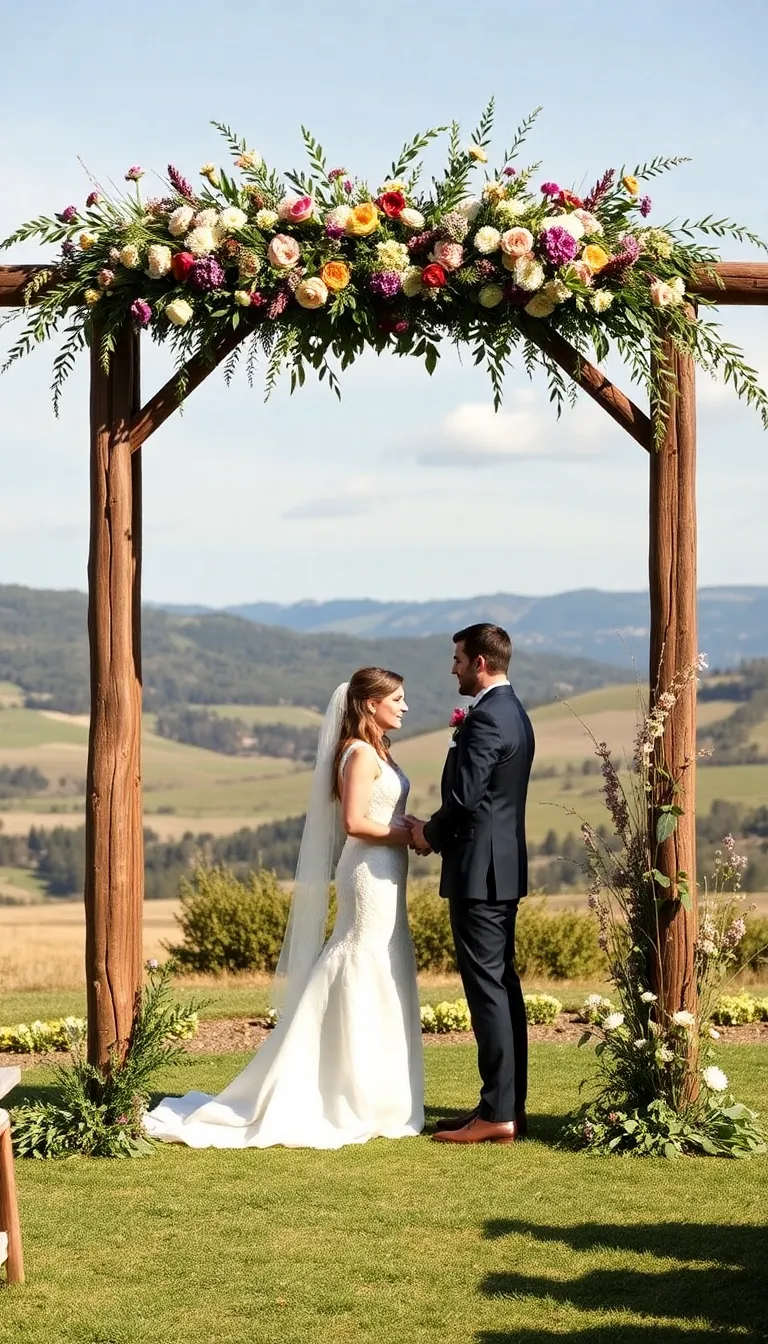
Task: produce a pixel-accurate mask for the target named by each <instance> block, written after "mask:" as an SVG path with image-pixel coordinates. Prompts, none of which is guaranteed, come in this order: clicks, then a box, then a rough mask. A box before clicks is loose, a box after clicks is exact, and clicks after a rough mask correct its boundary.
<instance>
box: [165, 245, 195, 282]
mask: <svg viewBox="0 0 768 1344" xmlns="http://www.w3.org/2000/svg"><path fill="white" fill-rule="evenodd" d="M194 264H195V258H194V257H193V256H192V253H191V252H176V253H175V255H174V256H173V257H171V270H172V271H173V278H174V280H177V281H178V283H179V284H180V285H182V284H183V283H184V281H185V280H186V278H187V276H188V275H189V272H190V271H191V270H192V267H193V266H194Z"/></svg>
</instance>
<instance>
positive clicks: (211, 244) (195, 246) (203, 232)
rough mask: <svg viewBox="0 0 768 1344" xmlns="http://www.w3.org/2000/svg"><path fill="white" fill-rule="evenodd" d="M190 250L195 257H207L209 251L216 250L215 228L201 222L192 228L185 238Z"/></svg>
mask: <svg viewBox="0 0 768 1344" xmlns="http://www.w3.org/2000/svg"><path fill="white" fill-rule="evenodd" d="M184 242H185V246H186V248H187V251H188V252H191V253H192V255H193V256H195V257H206V256H207V255H208V253H209V252H215V251H216V247H217V240H216V235H215V234H214V232H213V229H212V228H210V227H208V226H206V225H204V224H201V225H200V226H199V227H198V228H195V229H193V230H192V232H191V233H190V234H188V235H187V237H186V238H185V240H184Z"/></svg>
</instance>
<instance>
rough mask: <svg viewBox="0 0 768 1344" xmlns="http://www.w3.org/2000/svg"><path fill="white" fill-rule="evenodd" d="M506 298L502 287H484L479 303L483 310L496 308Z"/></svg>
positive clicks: (478, 298) (479, 295) (478, 299)
mask: <svg viewBox="0 0 768 1344" xmlns="http://www.w3.org/2000/svg"><path fill="white" fill-rule="evenodd" d="M503 298H504V290H503V289H502V288H501V285H483V288H482V289H481V290H480V292H479V294H478V296H477V301H478V303H480V304H482V306H483V308H496V307H498V305H499V304H500V303H501V301H502V299H503Z"/></svg>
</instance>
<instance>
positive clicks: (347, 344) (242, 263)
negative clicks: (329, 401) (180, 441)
mask: <svg viewBox="0 0 768 1344" xmlns="http://www.w3.org/2000/svg"><path fill="white" fill-rule="evenodd" d="M536 115H537V112H534V113H533V114H532V115H531V116H530V117H528V118H527V119H526V120H525V121H524V122H523V123H522V125H521V126H520V127H519V128H518V130H517V132H516V134H515V136H514V138H513V141H512V144H511V146H510V148H509V149H507V150H506V151H505V152H504V153H502V155H501V158H500V160H499V161H498V163H497V166H496V167H495V168H492V167H491V166H490V161H489V145H490V135H491V129H492V125H493V101H491V103H490V104H489V106H488V108H487V109H486V111H485V113H484V114H483V117H482V118H481V121H480V124H479V126H478V127H477V129H476V130H475V131H474V133H473V134H472V136H471V138H470V140H469V141H468V142H467V143H465V144H463V143H462V138H461V134H460V130H459V127H458V125H457V124H456V123H453V125H452V126H451V127H450V130H449V146H448V161H447V165H446V168H445V171H444V172H443V174H442V175H441V176H438V177H435V178H433V179H432V182H431V185H430V187H429V188H424V187H423V186H422V185H421V173H422V167H421V164H420V163H419V162H418V159H419V155H420V154H421V152H422V151H423V150H424V149H426V148H427V147H428V146H429V144H430V142H431V141H433V140H434V139H435V138H436V137H437V136H438V135H440V134H441V133H442V132H444V131H446V130H448V129H449V128H447V127H440V128H437V129H434V130H429V131H427V132H426V133H425V134H423V135H418V136H416V137H415V138H414V139H413V140H412V141H410V142H409V143H408V144H406V145H405V147H404V148H403V150H402V152H401V154H400V156H399V157H398V158H397V159H396V160H395V162H394V163H393V164H392V166H391V169H390V172H389V173H388V174H387V175H385V177H384V178H383V180H382V181H381V182H380V183H379V185H377V186H376V187H375V188H370V187H369V186H368V184H367V183H366V182H365V181H363V180H361V179H360V178H358V177H356V176H355V175H354V174H353V173H351V172H350V171H348V170H347V169H346V168H344V167H331V168H329V167H328V165H327V162H326V158H325V155H324V152H323V150H322V147H321V146H320V145H319V144H318V143H317V142H316V141H315V139H314V138H313V137H312V136H311V135H310V133H309V132H308V131H306V130H305V131H303V136H304V142H305V145H306V149H307V152H308V156H309V172H308V173H303V172H289V173H287V174H286V175H285V179H283V178H281V177H279V176H278V175H277V173H275V172H274V171H273V170H272V169H271V168H269V167H268V166H267V164H266V163H265V162H264V160H263V159H262V157H261V155H260V154H259V153H257V152H256V151H255V150H253V149H249V148H248V147H247V145H246V143H245V142H244V141H242V140H240V139H239V138H238V137H237V136H235V135H234V134H233V133H232V132H231V131H230V130H229V128H228V127H226V126H222V125H220V124H218V123H213V124H214V125H215V126H216V127H217V129H218V130H219V131H220V132H221V133H222V134H223V136H224V137H225V139H226V141H227V143H228V146H229V149H230V151H231V154H232V157H233V160H234V169H235V170H237V171H236V173H235V172H233V171H232V170H231V169H228V170H226V171H225V169H223V168H220V167H218V166H217V165H216V164H214V163H206V164H204V165H203V166H202V168H201V169H200V178H201V182H200V184H199V185H195V186H193V185H192V184H191V183H190V182H189V181H188V180H187V179H186V178H185V177H184V176H182V174H181V173H180V172H179V171H178V169H176V168H175V167H174V166H173V165H169V167H168V173H167V180H165V181H164V182H163V185H162V192H161V194H160V195H157V196H151V197H149V198H147V199H144V196H143V194H142V183H143V181H144V179H145V177H146V174H145V173H144V172H143V170H142V169H141V168H139V167H132V168H129V170H128V171H127V172H126V173H125V178H126V180H127V182H128V184H129V188H130V189H129V190H128V192H127V193H125V194H123V193H115V192H114V191H112V192H110V191H108V190H106V189H105V188H104V187H102V186H101V185H99V184H98V183H94V189H93V190H92V191H91V192H90V194H89V195H88V197H87V200H86V201H85V203H84V205H83V206H79V205H67V206H66V207H64V208H63V209H61V210H60V211H59V212H58V214H56V215H54V216H51V217H48V216H41V217H39V218H37V219H34V220H32V221H30V222H29V223H27V224H25V225H23V226H22V227H21V228H20V229H18V230H16V232H15V233H13V234H12V235H11V236H10V237H9V238H7V239H6V240H5V242H4V243H3V244H2V247H3V248H7V247H10V246H11V245H13V244H17V243H18V242H21V241H25V240H28V239H37V240H39V241H40V242H42V243H44V244H53V245H57V246H59V247H60V252H59V255H58V256H57V257H56V259H55V263H54V266H53V267H52V268H51V269H50V270H45V269H44V270H43V271H42V272H40V273H38V274H37V276H36V277H35V279H34V281H33V283H32V284H31V285H30V287H29V290H28V294H27V299H28V305H29V306H28V309H27V323H26V326H25V328H24V331H23V333H22V335H21V337H20V338H19V340H18V341H17V342H16V343H15V345H13V346H12V348H11V350H10V352H9V355H8V358H7V361H6V367H7V365H8V364H11V363H13V362H14V361H15V360H16V359H17V358H19V357H20V356H21V355H24V354H26V353H27V352H28V351H29V350H30V349H31V348H32V347H33V346H34V344H35V343H37V342H40V341H44V340H46V339H47V338H49V337H51V336H52V335H54V334H55V333H56V332H58V331H59V330H60V329H61V328H63V331H64V344H63V348H62V350H61V352H60V354H59V355H58V356H57V358H56V362H55V370H54V382H53V394H54V404H55V405H56V404H57V403H58V398H59V394H60V391H61V387H62V384H63V382H64V380H65V379H66V376H67V374H68V373H69V371H70V369H71V367H72V364H73V361H74V358H75V355H76V354H77V352H78V351H79V350H80V349H81V348H82V347H84V346H86V345H89V344H91V342H92V341H93V340H94V338H95V336H96V334H97V333H98V339H99V340H100V342H101V353H102V359H103V361H104V362H105V364H107V363H108V361H109V358H110V355H111V352H112V350H113V349H114V344H115V338H116V335H117V332H118V330H119V329H120V328H121V327H122V326H123V324H124V322H125V320H126V317H127V316H128V315H129V314H130V317H131V319H132V321H133V322H134V324H135V326H136V327H137V328H138V329H142V330H144V329H145V330H147V331H148V332H149V333H150V335H151V336H152V337H153V338H154V339H156V340H158V341H166V340H169V341H170V342H171V344H172V345H173V347H174V349H175V351H176V353H177V356H178V359H179V363H180V365H181V364H183V363H184V362H185V361H186V360H187V359H188V358H189V356H190V355H191V354H194V353H195V352H197V351H204V352H205V351H210V352H212V353H211V358H212V360H213V357H214V356H213V352H214V351H216V350H217V348H220V345H221V342H222V340H223V339H225V338H227V337H228V336H230V337H231V336H234V334H235V333H238V332H240V333H242V334H244V335H249V336H250V337H251V340H250V344H248V343H247V342H245V343H243V342H236V341H233V345H234V347H235V348H234V349H233V350H232V353H231V354H230V356H229V359H228V361H227V364H226V366H225V372H226V374H227V376H229V375H231V373H232V372H233V370H234V366H235V364H236V363H237V362H238V360H239V358H240V357H241V355H242V353H243V347H244V344H245V345H246V347H247V350H248V353H247V356H246V363H247V367H248V374H249V378H252V376H253V372H254V367H255V363H256V361H257V360H258V358H259V357H260V356H261V355H263V356H265V357H266V358H267V360H268V367H267V375H266V382H267V392H268V393H269V391H271V389H272V387H273V386H274V384H275V381H276V379H277V376H278V374H279V372H280V370H281V369H282V367H283V366H284V365H287V366H288V367H289V369H290V372H291V386H292V390H293V387H295V386H296V385H297V384H301V383H303V382H304V378H305V371H306V368H307V366H309V367H312V368H314V369H315V370H316V371H317V372H318V373H319V376H320V377H321V378H327V380H328V382H329V384H330V386H331V387H332V388H333V389H334V390H335V391H336V392H337V394H338V392H339V384H338V378H337V374H336V372H335V370H334V367H333V365H332V363H331V359H333V360H335V361H336V362H337V364H338V365H339V366H340V367H341V368H342V369H343V368H345V367H347V366H348V365H349V364H351V363H352V362H353V361H354V359H355V358H356V357H357V356H358V355H359V354H360V353H361V352H362V351H363V350H364V349H365V348H366V347H373V348H374V349H376V350H379V351H381V350H383V349H385V348H387V347H388V348H391V349H393V350H394V351H395V352H396V353H397V354H399V355H415V356H417V357H420V358H423V359H424V360H425V362H426V367H427V370H428V371H429V372H430V373H431V372H432V371H433V369H434V367H435V365H436V363H437V360H438V357H439V349H438V346H439V342H440V341H441V340H442V339H444V338H447V339H449V340H450V341H452V342H453V343H455V344H457V345H458V344H468V345H469V346H470V347H471V349H472V352H473V357H474V360H475V362H476V363H482V362H485V364H486V365H487V368H488V371H489V373H490V377H491V381H492V385H493V392H494V401H495V404H496V405H497V406H498V405H499V403H500V400H501V391H502V381H503V375H504V372H505V370H506V368H507V367H508V365H509V363H510V360H511V356H512V354H513V352H514V351H515V349H516V348H517V347H520V349H521V352H522V358H523V362H524V365H525V367H526V369H527V370H528V372H529V373H530V372H532V370H533V368H534V367H535V366H537V365H540V366H541V365H543V367H544V368H545V370H546V372H547V375H548V377H549V382H550V391H551V395H552V397H553V399H554V400H555V401H556V402H557V403H558V411H559V410H560V407H561V405H562V403H563V401H564V399H565V397H566V396H567V395H569V394H571V395H575V388H570V387H569V386H568V385H567V380H566V379H565V377H564V375H563V374H562V372H561V371H560V369H559V368H558V366H557V365H556V364H555V363H554V362H553V361H552V360H551V359H550V358H549V356H548V355H547V354H546V353H545V352H544V351H543V350H542V349H541V348H540V346H539V345H538V343H537V342H536V340H535V330H536V329H535V328H532V326H531V325H530V324H531V323H534V324H548V325H549V326H550V327H552V328H554V329H556V330H557V331H559V332H561V333H562V334H563V335H564V336H565V337H567V338H568V340H570V341H571V342H572V344H573V345H575V346H576V348H577V349H578V350H579V351H580V352H581V353H583V354H585V355H586V354H587V353H590V354H593V355H594V357H596V358H597V360H598V362H600V361H602V360H603V359H604V358H605V357H606V355H607V354H608V351H609V349H610V347H611V345H615V347H616V348H617V350H618V352H619V354H620V355H621V356H622V357H623V358H624V359H625V360H626V362H627V363H628V365H629V367H630V370H631V373H632V376H633V378H634V380H635V381H637V382H640V383H642V384H643V385H644V386H645V387H646V389H647V391H648V393H649V395H650V396H651V397H652V398H656V399H657V401H659V402H660V403H661V404H663V403H664V399H665V380H664V376H663V370H661V371H660V365H659V360H658V359H654V358H653V356H654V355H656V356H659V357H660V356H661V354H662V341H663V338H664V337H665V336H668V337H670V338H671V339H672V341H673V342H674V343H675V345H676V346H678V347H679V348H680V349H681V350H683V351H686V352H688V353H690V354H691V355H693V357H694V358H695V359H696V360H697V361H698V363H699V364H701V365H702V366H703V367H704V368H705V369H707V370H708V371H709V372H710V373H719V374H722V375H723V376H724V377H725V379H726V381H730V382H732V383H733V385H734V387H735V388H736V391H737V393H738V394H739V395H740V396H741V397H743V398H744V399H745V400H747V401H748V402H752V403H754V404H755V405H756V406H757V408H758V409H759V411H760V413H761V415H762V418H763V422H764V424H765V425H766V427H768V397H766V394H765V393H764V392H763V391H762V389H761V388H760V386H759V383H758V378H757V374H756V373H755V371H754V370H753V369H752V368H750V367H749V366H748V365H747V364H746V363H745V362H744V360H743V358H742V356H741V355H740V353H739V351H738V350H736V349H734V347H733V346H732V345H730V344H728V343H726V342H724V341H723V340H722V338H721V337H720V335H719V333H718V329H717V327H716V326H714V325H713V324H712V323H709V322H705V321H702V320H701V319H699V320H696V317H695V314H694V313H693V310H692V309H691V307H690V305H689V304H688V303H687V302H686V294H687V288H688V285H689V283H690V281H691V277H692V276H693V275H694V274H695V273H696V272H699V273H700V271H701V268H702V267H704V268H706V267H708V266H711V265H713V264H714V263H715V262H716V261H717V260H718V257H717V253H716V252H715V251H714V250H713V249H712V248H711V247H710V246H707V245H704V244H702V243H699V242H696V241H695V236H696V234H702V235H708V234H712V235H715V236H716V237H724V236H732V237H735V238H737V239H739V240H740V241H745V240H746V241H748V242H750V243H752V244H754V245H757V246H763V244H762V243H761V242H760V240H759V239H758V238H756V237H755V236H754V235H753V234H751V233H750V232H748V231H747V230H746V229H743V228H741V227H740V226H738V225H736V224H733V223H731V222H730V221H728V220H725V219H715V218H714V217H713V216H711V215H710V216H707V217H706V218H705V219H702V220H698V221H691V220H684V221H682V222H680V223H679V224H678V225H677V226H676V227H675V228H673V227H672V226H671V225H664V226H662V227H659V226H657V225H655V224H653V223H650V222H649V217H650V215H651V212H652V202H651V198H650V196H649V195H647V194H646V193H645V190H644V186H643V183H644V182H645V181H646V180H647V179H650V178H653V177H656V176H657V175H658V174H660V173H662V172H664V171H666V170H667V169H670V168H672V167H674V166H676V165H677V164H679V163H681V162H684V160H682V159H678V158H668V159H664V158H657V159H654V160H653V161H651V162H650V163H647V164H644V165H642V166H639V167H637V168H635V169H634V170H633V171H631V172H630V171H625V170H623V169H622V170H620V171H619V172H615V171H614V170H613V169H609V170H608V171H607V172H605V173H603V174H602V176H601V177H600V178H599V179H598V181H597V182H596V183H595V185H594V186H592V187H591V188H590V189H589V190H588V191H586V192H584V193H583V194H577V192H576V191H575V190H573V189H572V188H571V187H569V186H565V185H562V184H561V183H560V182H556V181H551V180H550V181H548V180H546V179H544V178H543V176H542V175H540V174H539V165H538V164H534V165H532V166H529V167H525V168H518V167H517V166H516V165H515V162H514V160H515V159H516V158H517V156H518V154H519V151H520V149H521V147H522V145H523V143H524V141H525V138H526V135H527V133H528V131H529V130H530V128H531V126H532V125H533V122H534V120H535V117H536ZM478 169H481V170H482V171H483V174H484V176H483V179H482V181H480V182H479V183H478V184H477V185H473V173H475V171H476V170H478ZM21 311H22V312H23V311H24V310H23V309H22V310H21ZM16 315H17V313H14V314H12V315H11V317H13V316H16ZM182 390H183V389H182Z"/></svg>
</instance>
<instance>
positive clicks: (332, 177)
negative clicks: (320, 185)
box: [328, 168, 347, 182]
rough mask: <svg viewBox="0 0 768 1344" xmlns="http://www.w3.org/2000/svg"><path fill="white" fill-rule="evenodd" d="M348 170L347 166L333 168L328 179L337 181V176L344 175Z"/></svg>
mask: <svg viewBox="0 0 768 1344" xmlns="http://www.w3.org/2000/svg"><path fill="white" fill-rule="evenodd" d="M346 171H347V170H346V168H332V169H331V171H330V173H329V174H328V181H329V182H335V181H336V178H337V177H343V176H344V174H345V173H346Z"/></svg>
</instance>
